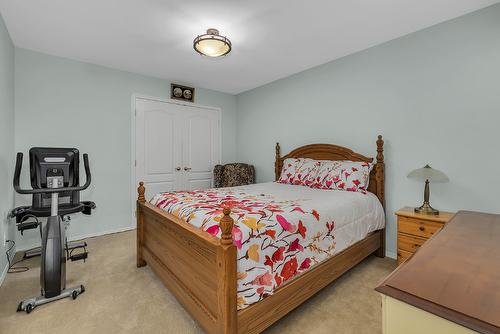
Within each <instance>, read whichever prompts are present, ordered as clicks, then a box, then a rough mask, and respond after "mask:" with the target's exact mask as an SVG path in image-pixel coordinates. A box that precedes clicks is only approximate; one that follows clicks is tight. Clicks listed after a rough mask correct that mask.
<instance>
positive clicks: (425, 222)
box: [396, 207, 455, 265]
mask: <svg viewBox="0 0 500 334" xmlns="http://www.w3.org/2000/svg"><path fill="white" fill-rule="evenodd" d="M454 215H455V213H452V212H440V213H439V215H425V214H419V213H416V212H415V211H414V210H413V208H410V207H405V208H402V209H401V210H399V211H396V216H397V217H398V265H400V264H401V263H403V262H404V261H405V260H406V259H408V258H409V257H410V256H412V255H413V253H415V252H416V251H417V249H418V248H419V247H420V246H422V245H423V244H424V242H426V241H427V240H428V239H429V238H430V237H432V236H433V235H434V234H435V233H437V232H438V231H439V230H440V229H441V228H442V227H443V226H444V224H446V223H447V222H448V221H449V220H450V219H451V217H453V216H454Z"/></svg>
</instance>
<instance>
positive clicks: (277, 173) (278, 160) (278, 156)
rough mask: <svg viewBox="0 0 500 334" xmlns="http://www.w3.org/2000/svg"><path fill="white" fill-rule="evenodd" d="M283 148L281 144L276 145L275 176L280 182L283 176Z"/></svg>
mask: <svg viewBox="0 0 500 334" xmlns="http://www.w3.org/2000/svg"><path fill="white" fill-rule="evenodd" d="M280 151H281V148H280V143H276V158H275V159H276V160H275V161H274V176H275V180H274V181H278V180H279V179H280V175H281V167H282V166H281V153H280Z"/></svg>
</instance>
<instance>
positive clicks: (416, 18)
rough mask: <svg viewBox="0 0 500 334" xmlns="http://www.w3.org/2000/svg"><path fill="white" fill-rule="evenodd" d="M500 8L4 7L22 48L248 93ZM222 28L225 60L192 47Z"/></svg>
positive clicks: (102, 0)
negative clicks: (228, 46)
mask: <svg viewBox="0 0 500 334" xmlns="http://www.w3.org/2000/svg"><path fill="white" fill-rule="evenodd" d="M499 1H500V0H376V1H374V0H321V1H319V0H309V1H307V0H226V1H223V0H210V1H208V0H189V1H187V0H83V1H82V0H80V1H77V0H44V1H40V0H0V12H1V14H2V15H3V17H4V20H5V22H6V25H7V27H8V29H9V32H10V34H11V37H12V39H13V41H14V44H15V45H16V46H18V47H21V48H26V49H32V50H36V51H40V52H43V53H47V54H51V55H57V56H61V57H66V58H70V59H75V60H80V61H84V62H89V63H94V64H99V65H104V66H108V67H112V68H116V69H120V70H126V71H130V72H135V73H141V74H146V75H150V76H154V77H160V78H165V79H168V80H172V81H176V82H184V83H187V84H192V85H194V86H196V87H204V88H210V89H214V90H218V91H222V92H226V93H232V94H236V93H240V92H243V91H246V90H249V89H252V88H255V87H258V86H260V85H263V84H266V83H268V82H271V81H274V80H276V79H279V78H283V77H286V76H289V75H291V74H294V73H297V72H300V71H303V70H305V69H308V68H311V67H314V66H316V65H320V64H323V63H326V62H328V61H331V60H334V59H337V58H340V57H342V56H345V55H348V54H351V53H354V52H357V51H360V50H363V49H366V48H369V47H371V46H374V45H377V44H380V43H383V42H386V41H389V40H391V39H394V38H396V37H399V36H403V35H406V34H408V33H411V32H414V31H417V30H420V29H423V28H426V27H429V26H431V25H434V24H437V23H440V22H443V21H446V20H449V19H452V18H455V17H458V16H461V15H463V14H466V13H469V12H472V11H475V10H477V9H480V8H483V7H486V6H488V5H491V4H494V3H497V2H499ZM211 27H213V28H217V29H219V30H220V32H221V34H222V35H227V36H228V37H229V38H230V39H231V41H232V43H233V51H232V52H231V53H230V54H229V55H228V56H227V57H224V58H221V59H208V58H204V57H201V56H199V55H198V54H196V53H195V52H194V50H193V48H192V41H193V39H194V37H195V36H196V35H197V34H202V33H203V32H204V31H205V30H206V29H207V28H211Z"/></svg>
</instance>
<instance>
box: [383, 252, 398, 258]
mask: <svg viewBox="0 0 500 334" xmlns="http://www.w3.org/2000/svg"><path fill="white" fill-rule="evenodd" d="M385 256H387V257H390V258H391V259H395V260H396V259H397V258H398V256H397V254H396V253H394V252H389V251H385Z"/></svg>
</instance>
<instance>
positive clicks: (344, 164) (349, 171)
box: [312, 161, 373, 193]
mask: <svg viewBox="0 0 500 334" xmlns="http://www.w3.org/2000/svg"><path fill="white" fill-rule="evenodd" d="M372 168H373V164H371V163H367V162H358V161H322V162H321V168H320V170H319V172H318V174H317V176H316V179H315V182H314V183H313V185H312V186H313V187H314V188H319V189H334V190H346V191H359V192H363V193H366V190H367V189H368V183H369V181H370V172H371V170H372Z"/></svg>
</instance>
